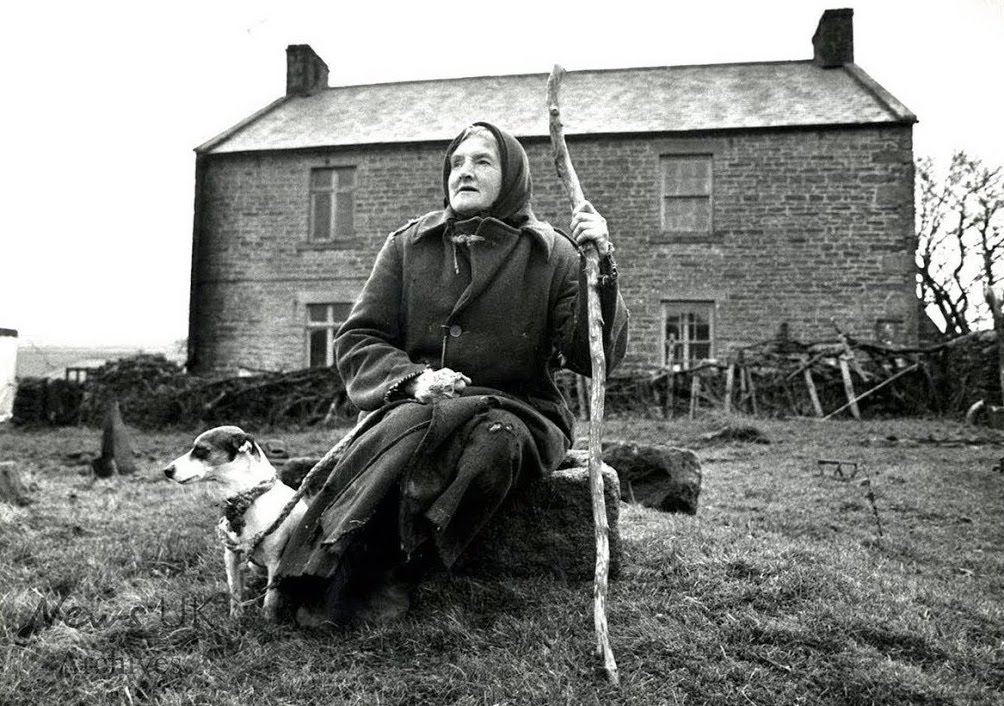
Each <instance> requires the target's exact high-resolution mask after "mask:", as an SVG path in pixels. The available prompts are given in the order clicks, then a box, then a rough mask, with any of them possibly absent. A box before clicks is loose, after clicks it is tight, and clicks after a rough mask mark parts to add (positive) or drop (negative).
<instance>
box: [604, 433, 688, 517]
mask: <svg viewBox="0 0 1004 706" xmlns="http://www.w3.org/2000/svg"><path fill="white" fill-rule="evenodd" d="M603 460H604V461H605V462H607V463H610V464H612V465H614V466H616V467H617V472H618V473H619V474H620V479H621V493H622V499H623V500H624V501H625V502H630V503H638V504H639V505H644V506H645V507H651V508H655V509H657V510H663V511H665V512H682V513H686V514H688V515H696V514H697V500H698V498H699V497H700V494H701V462H700V460H699V459H698V458H697V454H695V453H694V452H693V451H690V450H689V449H678V448H673V447H671V446H650V445H647V444H632V443H628V442H609V443H606V444H604V445H603Z"/></svg>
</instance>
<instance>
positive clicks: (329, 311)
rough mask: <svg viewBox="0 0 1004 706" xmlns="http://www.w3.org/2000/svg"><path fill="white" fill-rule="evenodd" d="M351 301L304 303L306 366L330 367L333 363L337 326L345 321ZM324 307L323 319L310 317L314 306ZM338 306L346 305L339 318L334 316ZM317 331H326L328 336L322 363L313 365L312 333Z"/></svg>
mask: <svg viewBox="0 0 1004 706" xmlns="http://www.w3.org/2000/svg"><path fill="white" fill-rule="evenodd" d="M352 304H353V303H352V302H346V301H324V302H308V303H306V304H305V305H304V329H305V339H306V362H307V367H308V368H325V367H326V368H330V367H331V366H332V365H334V364H335V348H334V342H335V334H336V333H337V332H338V328H339V327H340V326H341V325H342V324H343V323H345V320H346V319H347V318H348V316H349V313H350V312H351V311H352ZM321 306H323V307H325V311H324V320H323V321H315V320H313V319H312V318H311V312H312V311H313V310H314V307H321ZM338 307H346V308H345V309H343V311H344V313H345V316H344V318H341V319H339V318H338V317H337V316H335V311H336V309H337V308H338ZM317 331H328V336H327V337H326V339H325V351H324V358H325V363H324V365H320V364H318V365H314V362H313V357H312V356H313V353H314V346H313V334H314V333H315V332H317Z"/></svg>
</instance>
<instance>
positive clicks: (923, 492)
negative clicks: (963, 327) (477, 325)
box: [0, 418, 1004, 706]
mask: <svg viewBox="0 0 1004 706" xmlns="http://www.w3.org/2000/svg"><path fill="white" fill-rule="evenodd" d="M749 424H753V425H755V426H756V427H758V428H759V429H760V430H761V431H762V432H763V434H764V435H766V437H767V438H768V439H770V441H771V443H769V444H751V443H745V442H742V441H735V440H732V441H730V440H727V439H728V437H729V435H728V434H724V435H719V437H718V438H717V439H710V440H708V439H703V438H702V437H703V436H705V435H707V434H708V433H709V432H715V431H719V430H721V429H723V428H726V427H728V426H729V425H734V426H736V427H738V426H741V425H749ZM192 436H193V434H191V433H162V434H151V435H140V434H139V433H134V437H133V441H134V444H135V446H136V447H137V450H138V453H139V454H140V459H139V462H140V467H141V469H142V470H141V472H140V473H139V474H138V475H137V476H135V477H132V478H119V479H114V480H111V481H93V480H91V479H90V478H89V477H88V476H86V475H81V473H80V471H81V470H84V469H86V466H83V465H78V464H77V460H76V459H77V458H79V455H80V454H81V452H93V451H96V449H97V448H98V446H99V444H100V431H97V430H92V429H85V428H79V429H68V430H58V431H52V432H24V431H15V430H11V429H9V428H5V429H2V430H0V448H2V449H3V451H2V454H3V456H2V458H0V460H15V461H17V463H18V465H19V467H20V468H21V470H22V472H24V473H25V474H26V475H27V476H28V477H29V479H30V480H31V481H33V482H34V483H35V484H36V485H37V490H36V493H35V495H36V497H38V498H39V500H40V502H38V503H36V504H34V505H31V506H29V507H27V508H12V507H11V506H9V505H4V504H0V659H2V667H0V703H3V704H11V705H12V706H13V705H15V704H38V703H55V702H58V703H70V704H109V703H123V704H132V703H140V702H153V703H159V704H241V705H244V704H249V703H263V704H286V703H297V704H311V703H318V704H321V703H324V704H360V705H362V704H367V705H370V704H402V705H403V704H471V705H475V704H485V705H488V704H646V705H648V704H749V703H752V704H873V703H874V704H995V703H1000V702H1001V700H1002V694H1004V615H1002V613H1004V571H1002V570H1004V525H1002V521H1001V513H1002V509H1004V476H1002V475H1001V474H1000V473H996V472H994V471H992V470H991V467H992V466H993V465H994V463H996V461H997V460H998V459H999V458H1000V457H1001V456H1002V455H1004V440H1002V437H1001V436H1000V435H996V436H995V435H993V433H992V432H989V431H987V430H985V429H983V430H974V429H972V428H966V427H962V426H960V425H955V424H950V423H946V422H935V421H930V422H925V421H873V422H865V423H855V422H850V421H843V422H832V421H831V422H826V423H818V422H815V421H809V420H793V421H786V422H768V421H759V420H750V419H748V418H747V419H726V418H705V419H703V420H700V421H696V422H689V421H677V422H661V421H652V420H639V419H623V420H612V421H609V422H608V424H607V433H606V436H607V437H609V438H626V439H635V440H640V441H646V442H652V443H670V444H673V445H680V446H688V447H691V448H694V449H695V450H696V451H697V452H698V455H699V456H700V458H701V460H702V464H703V469H704V489H703V492H702V495H701V508H700V511H699V512H698V514H697V516H696V517H688V516H677V515H665V514H662V513H659V512H657V511H652V510H646V509H642V508H636V507H628V506H624V507H623V512H622V516H621V517H622V519H621V531H622V534H623V536H624V540H625V542H624V544H625V548H626V553H627V557H626V559H627V560H626V562H625V566H624V568H623V571H622V575H621V577H620V579H619V580H618V581H616V582H614V583H613V584H612V585H611V590H610V596H609V604H608V615H609V623H610V630H611V641H612V645H613V649H614V652H615V655H616V657H617V660H618V664H619V667H620V674H621V686H620V688H619V689H615V688H614V687H612V686H610V685H609V684H607V682H606V680H605V678H604V675H603V673H602V671H599V670H598V666H599V664H598V660H597V659H596V658H595V657H594V655H593V645H594V639H593V628H592V590H591V586H590V584H589V583H588V582H587V583H571V584H570V583H566V582H563V581H561V580H559V579H557V578H538V579H534V580H511V581H506V582H498V581H490V580H486V579H479V578H477V577H451V576H438V577H434V578H433V579H432V580H430V581H429V582H428V583H426V584H424V585H423V586H422V588H421V590H420V592H419V594H418V596H417V600H416V604H415V606H414V608H413V610H412V612H411V614H410V615H409V616H408V618H406V619H405V620H404V621H402V622H401V623H399V624H396V625H393V626H385V627H373V628H361V629H356V630H350V631H340V632H334V633H329V632H310V631H301V630H296V629H293V628H291V627H289V626H270V625H265V624H262V623H261V622H260V621H259V620H258V619H257V616H256V615H255V614H254V612H252V613H251V614H250V615H248V616H246V617H245V618H243V619H242V620H240V621H237V622H232V621H230V619H229V618H228V617H227V606H226V600H225V591H226V585H225V579H224V574H223V570H222V565H221V561H220V551H219V548H218V546H217V545H216V542H215V539H214V536H215V535H214V532H213V525H214V524H215V515H216V510H215V508H214V507H213V499H212V497H211V496H210V494H209V493H208V491H207V489H206V488H200V487H197V486H193V487H184V488H180V487H178V486H175V485H173V484H169V483H167V482H162V481H161V480H160V478H159V472H158V469H159V468H160V466H161V465H162V464H163V463H164V462H165V461H166V460H168V459H170V458H173V457H174V456H175V455H177V454H178V453H180V452H181V451H183V450H184V448H185V447H186V444H189V443H190V441H191V438H192ZM263 436H264V438H270V437H275V438H282V439H284V440H285V441H286V442H287V444H288V445H289V447H290V449H291V451H293V453H294V454H304V455H310V454H319V453H321V452H323V451H324V450H326V448H327V447H328V446H330V444H331V443H332V442H333V441H334V440H335V438H337V436H338V434H337V433H332V432H303V433H280V432H272V433H266V434H264V435H263ZM967 441H968V442H974V443H967ZM74 454H77V456H74ZM819 459H839V460H846V461H855V462H857V463H858V464H859V471H858V474H857V475H856V476H855V477H854V478H851V479H841V478H840V477H839V476H834V474H833V473H832V471H831V470H829V469H826V470H825V472H823V473H821V470H820V467H819V466H818V464H817V461H818V460H819ZM866 478H867V479H868V480H870V482H871V486H870V487H871V488H872V489H873V490H874V494H875V497H874V509H873V503H872V502H871V501H870V500H869V499H868V497H867V491H868V488H869V486H866V485H862V484H861V481H863V480H865V479H866ZM875 510H877V512H878V519H879V520H880V521H881V526H882V530H883V535H882V536H881V537H879V535H878V525H877V523H876V518H875V514H874V513H875ZM60 601H63V602H62V603H61V604H60ZM40 605H42V606H43V608H44V607H46V606H47V607H48V609H49V610H48V612H49V613H50V616H49V618H48V619H46V617H45V616H43V615H41V613H42V612H44V611H40V608H39V606H40ZM57 606H60V610H59V612H58V614H57V612H56V607H57Z"/></svg>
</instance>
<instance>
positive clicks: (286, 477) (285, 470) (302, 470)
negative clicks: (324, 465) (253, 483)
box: [273, 456, 327, 496]
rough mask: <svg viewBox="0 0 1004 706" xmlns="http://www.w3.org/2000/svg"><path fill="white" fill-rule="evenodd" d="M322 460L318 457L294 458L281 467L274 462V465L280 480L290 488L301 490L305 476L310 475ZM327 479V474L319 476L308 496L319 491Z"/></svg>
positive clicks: (308, 491) (313, 482)
mask: <svg viewBox="0 0 1004 706" xmlns="http://www.w3.org/2000/svg"><path fill="white" fill-rule="evenodd" d="M320 460H321V459H320V458H319V457H317V456H294V457H293V458H288V459H286V460H285V461H283V462H282V464H281V465H279V464H278V463H275V462H274V461H273V465H276V466H277V470H278V472H279V480H281V481H282V482H283V483H285V484H286V485H288V486H289V487H290V488H299V487H300V483H302V482H303V478H304V476H306V475H307V474H308V473H310V471H311V469H312V468H313V467H314V466H316V465H317V462H318V461H320ZM326 479H327V476H326V475H325V474H323V473H321V474H319V475H318V477H316V478H315V479H314V480H313V481H312V483H311V485H312V486H313V487H312V488H308V489H307V495H308V496H310V495H313V494H315V493H316V492H317V491H319V490H320V489H321V486H323V485H324V481H325V480H326Z"/></svg>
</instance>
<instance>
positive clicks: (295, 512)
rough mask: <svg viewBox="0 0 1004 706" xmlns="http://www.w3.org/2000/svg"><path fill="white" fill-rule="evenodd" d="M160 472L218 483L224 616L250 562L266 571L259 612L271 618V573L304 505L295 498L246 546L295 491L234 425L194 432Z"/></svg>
mask: <svg viewBox="0 0 1004 706" xmlns="http://www.w3.org/2000/svg"><path fill="white" fill-rule="evenodd" d="M164 475H165V476H167V477H168V478H169V479H171V480H173V481H174V482H176V483H194V482H196V481H212V482H217V483H221V484H222V485H223V490H224V492H225V493H226V501H225V503H224V513H223V517H222V518H221V519H220V522H219V525H218V526H217V529H218V531H219V533H220V536H221V539H222V541H223V546H224V550H223V561H224V565H225V567H226V571H227V584H228V586H229V587H230V615H231V617H236V616H238V615H240V613H241V610H242V608H243V605H244V581H243V577H242V575H241V569H242V567H243V565H244V564H245V563H247V562H253V563H255V564H257V565H259V566H262V567H264V568H265V570H266V572H267V574H268V587H267V588H266V590H265V601H264V608H263V613H264V615H265V617H266V619H268V620H273V621H274V620H275V619H276V614H277V611H278V607H279V599H280V596H279V591H278V589H277V588H276V586H275V584H274V580H275V571H276V568H277V567H278V564H279V557H280V555H281V554H282V550H283V548H284V547H285V546H286V543H287V542H288V541H289V537H290V534H291V533H292V531H293V529H294V528H295V527H296V526H297V525H298V524H299V522H300V520H301V519H302V518H303V515H304V513H305V512H306V511H307V503H306V502H305V501H304V500H303V499H301V500H299V502H297V504H296V505H295V506H294V507H293V509H292V510H291V511H290V513H289V515H287V516H286V518H285V519H284V520H283V521H282V523H281V524H280V525H279V526H278V527H276V529H275V530H274V531H273V532H272V533H271V534H268V535H266V536H265V537H264V538H263V539H262V540H261V541H260V542H259V543H258V545H257V546H256V547H253V548H250V547H249V543H250V542H252V541H254V538H256V537H257V536H258V534H259V533H260V532H263V531H265V530H266V529H268V528H269V527H270V526H271V525H272V523H273V522H274V521H275V519H276V518H277V517H278V516H279V514H280V513H281V512H282V510H283V508H284V507H285V506H286V504H287V503H288V502H289V501H290V499H291V498H292V497H293V495H294V494H295V493H296V491H294V490H293V489H292V488H290V487H289V486H288V485H286V484H285V483H283V482H282V481H281V480H280V479H279V476H278V474H277V473H276V470H275V467H274V466H272V464H271V463H270V462H269V460H268V458H266V456H265V453H264V452H263V451H262V449H261V447H260V446H259V445H258V444H257V443H256V442H255V440H254V438H253V437H252V436H251V435H250V434H248V433H246V432H245V431H244V430H242V429H241V428H240V427H235V426H222V427H216V428H215V429H210V430H209V431H207V432H204V433H202V434H200V435H199V436H198V437H197V438H196V439H195V442H194V443H193V444H192V449H191V450H190V451H189V452H188V453H186V454H184V455H183V456H179V457H178V458H176V459H175V460H174V461H172V462H171V463H170V464H169V465H168V466H167V467H166V468H165V469H164ZM249 548H250V549H251V551H248V549H249Z"/></svg>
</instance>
